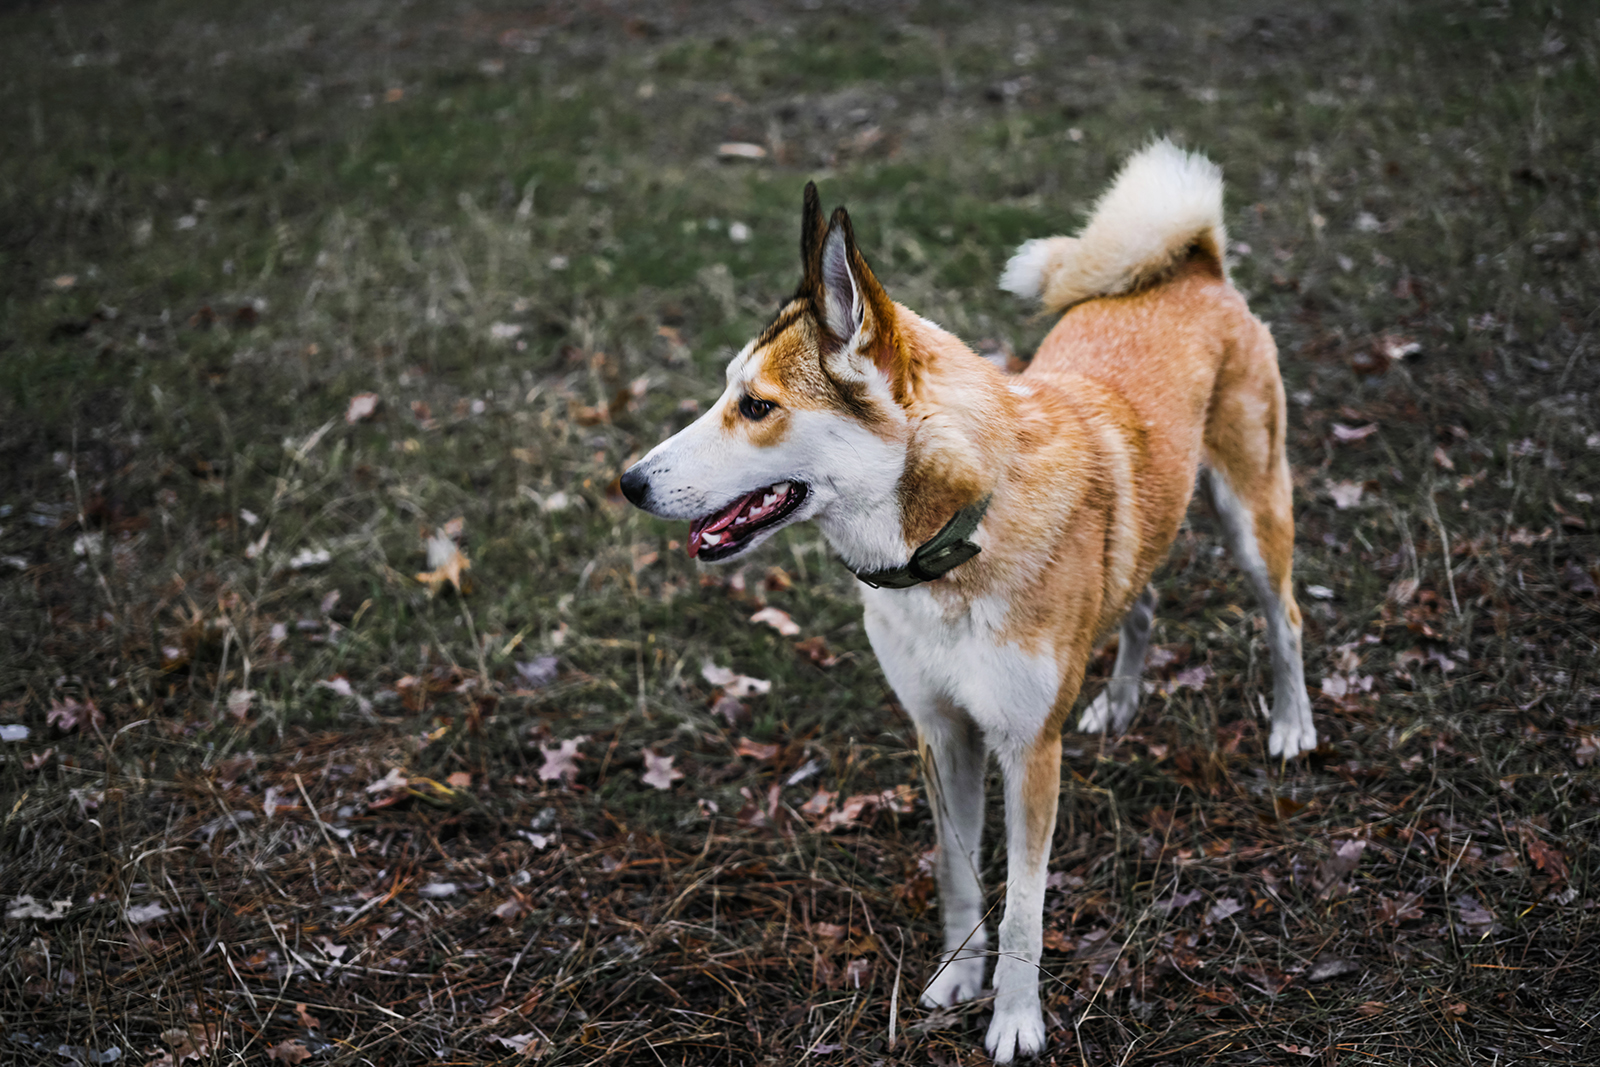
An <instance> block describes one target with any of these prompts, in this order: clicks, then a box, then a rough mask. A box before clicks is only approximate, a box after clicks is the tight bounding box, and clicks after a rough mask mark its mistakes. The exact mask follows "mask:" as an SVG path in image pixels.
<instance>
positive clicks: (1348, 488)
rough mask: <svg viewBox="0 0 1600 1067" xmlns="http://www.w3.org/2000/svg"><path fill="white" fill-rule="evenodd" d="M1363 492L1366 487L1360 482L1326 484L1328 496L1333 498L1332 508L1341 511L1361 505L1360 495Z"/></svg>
mask: <svg viewBox="0 0 1600 1067" xmlns="http://www.w3.org/2000/svg"><path fill="white" fill-rule="evenodd" d="M1365 490H1366V487H1365V486H1363V485H1362V484H1361V483H1360V482H1329V483H1328V495H1329V496H1330V497H1332V498H1333V506H1334V507H1336V508H1338V509H1340V510H1341V511H1343V510H1344V509H1346V508H1353V507H1355V506H1356V505H1357V504H1359V503H1361V495H1362V493H1363V492H1365Z"/></svg>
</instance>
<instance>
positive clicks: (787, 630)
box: [750, 607, 800, 637]
mask: <svg viewBox="0 0 1600 1067" xmlns="http://www.w3.org/2000/svg"><path fill="white" fill-rule="evenodd" d="M750 621H751V622H752V623H766V624H767V625H768V626H770V627H772V628H773V629H774V630H776V631H778V633H780V634H782V635H783V636H784V637H793V636H794V635H795V634H797V633H799V632H800V624H799V623H797V622H795V621H794V620H793V619H791V618H790V617H789V613H788V612H787V611H784V610H783V609H782V608H771V607H768V608H762V609H761V610H760V611H758V612H756V613H755V614H754V615H752V616H750Z"/></svg>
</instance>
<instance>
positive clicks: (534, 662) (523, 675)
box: [512, 656, 561, 689]
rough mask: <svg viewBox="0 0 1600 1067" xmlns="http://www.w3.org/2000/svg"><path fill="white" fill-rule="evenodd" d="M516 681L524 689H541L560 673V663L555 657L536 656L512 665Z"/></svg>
mask: <svg viewBox="0 0 1600 1067" xmlns="http://www.w3.org/2000/svg"><path fill="white" fill-rule="evenodd" d="M512 666H513V667H515V668H516V670H517V679H518V681H520V682H521V683H522V685H523V688H525V689H543V688H544V687H545V686H547V685H549V684H550V683H551V682H554V681H555V680H556V677H557V676H558V675H559V674H560V673H561V661H560V660H559V659H557V658H556V657H555V656H536V657H534V658H533V659H531V660H528V661H526V662H521V661H519V662H517V663H513V664H512Z"/></svg>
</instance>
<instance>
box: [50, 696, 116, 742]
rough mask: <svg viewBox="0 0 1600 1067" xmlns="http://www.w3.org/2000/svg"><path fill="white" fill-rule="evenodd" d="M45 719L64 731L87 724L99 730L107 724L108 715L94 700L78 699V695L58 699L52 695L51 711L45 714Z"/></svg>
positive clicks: (68, 731) (67, 731)
mask: <svg viewBox="0 0 1600 1067" xmlns="http://www.w3.org/2000/svg"><path fill="white" fill-rule="evenodd" d="M45 721H47V722H49V723H50V724H51V725H52V726H55V727H57V728H58V729H60V731H61V732H62V733H71V732H72V731H73V730H76V729H78V728H79V727H82V726H85V725H88V726H92V727H94V729H95V730H96V731H98V730H99V729H100V728H101V727H102V726H104V725H105V724H106V717H105V715H104V714H102V713H101V711H100V709H99V708H98V707H96V706H95V702H94V701H93V700H78V699H77V698H76V697H67V698H66V699H65V700H57V699H55V698H54V697H52V698H51V699H50V711H49V713H48V714H47V715H45Z"/></svg>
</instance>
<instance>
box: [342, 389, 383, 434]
mask: <svg viewBox="0 0 1600 1067" xmlns="http://www.w3.org/2000/svg"><path fill="white" fill-rule="evenodd" d="M377 410H378V394H377V393H357V394H356V395H355V396H353V397H351V398H350V404H349V406H348V407H346V408H345V409H344V421H345V422H347V423H349V424H350V425H351V426H354V425H355V424H356V423H358V422H365V421H366V420H367V419H370V418H372V416H373V415H374V414H376V413H377Z"/></svg>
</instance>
